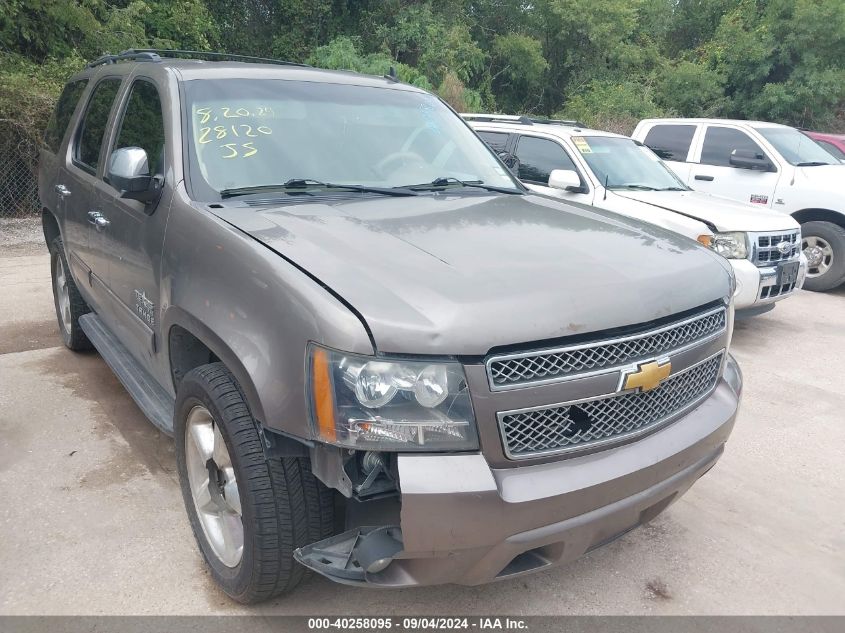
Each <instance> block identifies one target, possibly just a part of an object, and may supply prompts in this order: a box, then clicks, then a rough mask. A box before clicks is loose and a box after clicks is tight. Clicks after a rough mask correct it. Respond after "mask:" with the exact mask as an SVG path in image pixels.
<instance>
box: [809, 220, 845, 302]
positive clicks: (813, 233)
mask: <svg viewBox="0 0 845 633" xmlns="http://www.w3.org/2000/svg"><path fill="white" fill-rule="evenodd" d="M801 236H802V241H801V249H802V250H803V251H804V255H805V257H806V258H807V277H806V279H805V280H804V289H805V290H814V291H816V292H825V291H827V290H833V289H834V288H836V287H837V286H839V285H840V284H841V283H842V282H845V228H842V227H841V226H839V225H837V224H833V223H832V222H807V223H806V224H802V225H801Z"/></svg>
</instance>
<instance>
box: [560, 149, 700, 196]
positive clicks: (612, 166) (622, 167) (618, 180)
mask: <svg viewBox="0 0 845 633" xmlns="http://www.w3.org/2000/svg"><path fill="white" fill-rule="evenodd" d="M572 142H573V143H574V144H575V148H576V149H577V150H578V151H579V152H581V156H582V157H583V158H584V160H585V161H587V164H588V165H589V166H590V169H592V170H593V173H594V174H595V175H596V178H597V179H598V180H599V182H600V183H601V184H602V185H605V183H606V184H607V188H608V189H636V190H645V191H686V190H687V186H686V185H684V183H683V182H681V181H680V180H679V179H678V177H677V176H675V174H673V173H672V171H671V170H670V169H669V168H668V167H667V166H666V165H665V164H664V163H663V161H662V160H660V159H659V158H658V157H657V155H656V154H655V153H654V152H652V151H651V150H650V149H648V148H647V147H644V146H642V145H639V144H637V143H636V142H634V141H633V140H631V139H629V138H616V137H612V136H587V137H584V136H574V137H572Z"/></svg>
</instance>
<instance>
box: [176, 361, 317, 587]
mask: <svg viewBox="0 0 845 633" xmlns="http://www.w3.org/2000/svg"><path fill="white" fill-rule="evenodd" d="M174 431H175V439H176V464H177V468H178V470H179V480H180V483H181V487H182V496H183V498H184V501H185V508H186V510H187V512H188V518H189V519H190V522H191V527H192V528H193V532H194V536H195V537H196V540H197V544H198V545H199V548H200V551H201V553H202V556H203V558H204V559H205V561H206V563H207V564H208V566H209V568H210V570H211V574H212V576H213V577H214V579H215V580H216V581H217V583H218V584H219V585H220V587H221V588H222V589H223V591H225V592H226V593H227V594H228V595H229V596H230V597H231V598H233V599H234V600H237V601H238V602H243V603H255V602H261V601H262V600H267V599H269V598H272V597H275V596H278V595H280V594H282V593H285V592H287V591H290V590H292V589H293V588H294V587H295V586H296V585H297V584H298V583H299V581H300V580H301V579H302V576H303V573H304V571H305V569H304V568H303V567H302V566H300V565H299V564H298V563H297V562H295V561H294V558H293V552H294V550H295V549H297V548H298V547H302V546H303V545H307V544H309V543H313V542H315V541H318V540H321V539H323V538H326V537H327V536H329V535H331V530H332V523H333V519H332V503H331V501H332V497H331V491H330V490H329V489H327V488H326V487H325V486H323V484H321V483H320V482H319V481H317V479H316V478H315V477H314V475H313V474H312V473H311V468H310V463H309V461H308V459H306V458H294V457H285V458H276V459H267V458H266V457H265V454H264V450H263V448H262V445H261V438H260V436H259V433H258V425H257V422H256V421H255V419H254V418H253V417H252V414H251V413H250V411H249V408H248V406H247V404H246V400H245V399H244V396H243V394H242V392H241V390H240V388H239V387H238V385H237V383H236V381H235V379H234V377H233V376H232V374H231V373H230V372H229V370H228V369H227V368H226V367H225V366H224V365H223V364H222V363H212V364H209V365H203V366H202V367H198V368H196V369H194V370H192V371H190V372H189V373H188V374H186V375H185V377H184V378H183V379H182V382H181V383H180V385H179V389H178V393H177V396H176V409H175V417H174Z"/></svg>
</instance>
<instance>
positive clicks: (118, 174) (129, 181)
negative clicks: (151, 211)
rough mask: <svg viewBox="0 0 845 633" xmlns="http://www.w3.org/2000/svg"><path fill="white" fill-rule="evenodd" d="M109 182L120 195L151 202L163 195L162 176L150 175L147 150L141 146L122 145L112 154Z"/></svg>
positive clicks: (147, 202) (108, 175)
mask: <svg viewBox="0 0 845 633" xmlns="http://www.w3.org/2000/svg"><path fill="white" fill-rule="evenodd" d="M107 177H108V182H109V184H110V185H111V186H113V187H114V188H115V189H117V190H119V191H120V197H121V198H126V199H128V200H138V201H140V202H144V203H146V204H149V203H151V202H155V201H156V200H158V197H159V196H160V195H161V186H162V181H161V178H158V177H155V176H151V175H150V167H149V160H148V158H147V152H145V151H144V150H143V149H141V148H140V147H121V148H120V149H116V150H114V151H113V152H112V154H111V159H110V160H109V170H108V174H107Z"/></svg>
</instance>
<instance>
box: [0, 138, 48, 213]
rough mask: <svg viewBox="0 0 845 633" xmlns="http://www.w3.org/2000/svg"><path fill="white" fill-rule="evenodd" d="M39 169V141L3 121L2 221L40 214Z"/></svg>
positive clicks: (0, 142) (0, 159) (0, 164)
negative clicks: (3, 219)
mask: <svg viewBox="0 0 845 633" xmlns="http://www.w3.org/2000/svg"><path fill="white" fill-rule="evenodd" d="M37 166H38V144H37V142H36V141H35V140H34V139H33V138H32V137H31V136H30V135H28V134H26V133H25V132H24V131H23V130H21V128H20V127H19V126H18V125H16V124H15V123H13V122H8V121H0V218H31V217H35V216H37V215H38V213H39V206H38V176H37V171H36V170H37Z"/></svg>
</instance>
